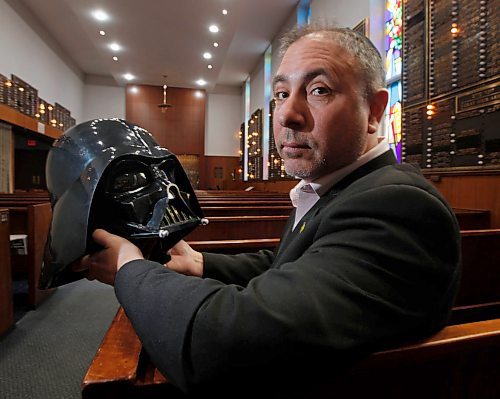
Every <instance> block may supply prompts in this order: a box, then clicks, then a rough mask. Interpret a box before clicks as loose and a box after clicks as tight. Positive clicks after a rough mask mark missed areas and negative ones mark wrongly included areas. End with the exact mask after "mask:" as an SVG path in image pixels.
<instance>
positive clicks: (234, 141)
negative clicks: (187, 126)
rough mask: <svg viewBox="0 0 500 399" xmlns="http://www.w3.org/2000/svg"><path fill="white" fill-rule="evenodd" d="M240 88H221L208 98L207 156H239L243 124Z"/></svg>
mask: <svg viewBox="0 0 500 399" xmlns="http://www.w3.org/2000/svg"><path fill="white" fill-rule="evenodd" d="M242 101H243V94H242V93H241V89H240V88H225V89H222V88H220V87H219V89H218V90H215V92H214V93H211V94H209V95H208V97H207V117H206V128H205V155H209V156H210V155H212V156H234V157H237V156H239V154H238V150H239V149H240V142H239V136H238V132H239V130H240V124H241V123H242V122H243V114H242Z"/></svg>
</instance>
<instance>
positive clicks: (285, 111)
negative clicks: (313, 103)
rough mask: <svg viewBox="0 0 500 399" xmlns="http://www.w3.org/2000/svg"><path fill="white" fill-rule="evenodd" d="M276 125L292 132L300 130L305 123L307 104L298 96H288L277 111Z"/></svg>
mask: <svg viewBox="0 0 500 399" xmlns="http://www.w3.org/2000/svg"><path fill="white" fill-rule="evenodd" d="M277 112H278V115H277V116H278V118H277V119H278V123H279V124H280V125H281V126H283V127H287V128H290V129H294V130H302V128H303V127H304V126H305V125H306V122H307V112H308V111H307V102H306V101H305V99H303V98H301V97H300V96H299V95H290V96H289V97H288V98H287V99H286V100H285V101H283V103H282V104H281V105H280V107H279V108H278V109H277Z"/></svg>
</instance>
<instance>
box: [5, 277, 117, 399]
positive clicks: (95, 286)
mask: <svg viewBox="0 0 500 399" xmlns="http://www.w3.org/2000/svg"><path fill="white" fill-rule="evenodd" d="M117 310H118V301H117V300H116V298H115V295H114V291H113V288H112V287H109V286H106V285H104V284H101V283H99V282H96V281H92V282H91V281H88V280H80V281H77V282H74V283H71V284H67V285H65V286H62V287H59V288H58V289H57V290H56V292H55V293H54V294H53V295H51V296H50V297H49V298H48V299H47V300H46V301H45V302H43V303H42V304H41V305H40V306H39V307H38V308H37V309H36V310H32V311H29V312H27V313H26V314H24V315H23V316H22V317H21V318H20V319H19V320H18V321H17V323H16V326H15V328H14V329H13V330H12V331H10V332H9V333H7V334H6V335H5V336H4V337H3V338H2V339H1V340H0V398H2V399H14V398H16V399H18V398H19V399H79V398H81V393H80V383H81V381H82V378H83V376H84V374H85V372H86V370H87V368H88V366H89V364H90V362H91V361H92V358H93V357H94V355H95V353H96V351H97V348H98V347H99V344H100V343H101V340H102V338H103V337H104V334H105V332H106V330H107V329H108V327H109V325H110V324H111V321H112V319H113V317H114V315H115V313H116V311H117Z"/></svg>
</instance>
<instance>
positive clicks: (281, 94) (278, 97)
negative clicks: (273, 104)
mask: <svg viewBox="0 0 500 399" xmlns="http://www.w3.org/2000/svg"><path fill="white" fill-rule="evenodd" d="M287 97H288V93H286V92H284V91H278V92H276V93H274V98H275V99H276V100H284V99H285V98H287Z"/></svg>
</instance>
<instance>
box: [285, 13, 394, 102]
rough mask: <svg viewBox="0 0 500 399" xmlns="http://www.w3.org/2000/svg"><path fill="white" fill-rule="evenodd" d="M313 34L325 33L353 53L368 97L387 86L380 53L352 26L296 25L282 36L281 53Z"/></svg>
mask: <svg viewBox="0 0 500 399" xmlns="http://www.w3.org/2000/svg"><path fill="white" fill-rule="evenodd" d="M313 34H320V35H324V37H325V38H327V39H330V40H332V41H333V42H334V43H335V44H337V45H339V46H340V47H342V48H343V49H345V50H346V51H348V52H349V53H350V54H352V55H353V57H354V58H355V59H356V61H357V63H358V65H359V67H360V73H361V78H362V79H363V82H364V86H365V90H364V94H365V96H366V97H367V98H370V97H371V95H373V94H374V93H375V92H376V91H377V90H379V89H381V88H384V87H385V67H384V63H383V61H382V57H381V56H380V53H379V52H378V50H377V48H376V47H375V46H374V44H373V43H372V42H371V41H370V40H369V39H368V38H367V37H366V36H364V35H362V34H360V33H358V32H356V31H354V30H352V29H350V28H344V27H339V26H337V25H332V24H331V23H321V22H315V23H312V24H309V25H303V26H296V27H294V28H293V29H292V30H290V31H289V32H288V33H286V34H285V35H284V36H283V37H282V38H281V46H280V55H281V56H283V55H284V54H285V52H286V51H287V50H288V48H289V47H290V46H291V45H292V44H293V43H295V42H296V41H298V40H299V39H301V38H303V37H305V36H309V35H313Z"/></svg>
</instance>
